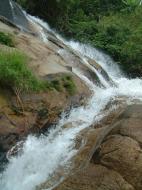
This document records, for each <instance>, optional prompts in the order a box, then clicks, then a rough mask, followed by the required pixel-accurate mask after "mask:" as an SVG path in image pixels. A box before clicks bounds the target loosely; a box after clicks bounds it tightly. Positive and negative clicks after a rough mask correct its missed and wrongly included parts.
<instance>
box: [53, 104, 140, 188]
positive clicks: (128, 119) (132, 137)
mask: <svg viewBox="0 0 142 190" xmlns="http://www.w3.org/2000/svg"><path fill="white" fill-rule="evenodd" d="M109 127H110V128H111V130H110V131H109V133H107V134H106V136H105V138H104V139H103V141H102V142H101V144H100V145H99V147H98V148H97V150H96V149H95V151H94V154H93V156H92V158H91V160H90V163H89V165H88V166H87V167H86V168H84V169H82V170H81V171H79V172H77V173H76V174H74V175H72V176H70V177H68V179H66V180H65V181H64V182H63V183H62V184H61V185H60V186H59V187H57V188H56V190H108V189H109V190H141V189H142V180H141V176H142V149H141V146H142V144H141V143H142V105H131V106H128V107H127V108H125V110H124V111H123V112H122V113H121V114H120V115H119V116H118V117H117V118H116V119H115V122H113V124H112V125H110V126H109ZM100 130H101V131H102V132H103V133H104V132H105V130H108V128H105V126H104V127H102V129H100ZM102 132H101V133H102ZM101 133H98V134H97V137H99V135H100V134H101ZM95 134H96V132H94V137H95Z"/></svg>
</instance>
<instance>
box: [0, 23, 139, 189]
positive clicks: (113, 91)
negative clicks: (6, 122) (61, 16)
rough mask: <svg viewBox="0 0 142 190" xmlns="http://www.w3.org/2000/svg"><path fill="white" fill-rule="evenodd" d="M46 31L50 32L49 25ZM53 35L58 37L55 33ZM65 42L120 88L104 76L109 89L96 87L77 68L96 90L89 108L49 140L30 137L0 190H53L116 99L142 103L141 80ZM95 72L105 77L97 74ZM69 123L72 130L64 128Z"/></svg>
mask: <svg viewBox="0 0 142 190" xmlns="http://www.w3.org/2000/svg"><path fill="white" fill-rule="evenodd" d="M32 22H34V19H32ZM38 23H40V25H39V28H40V29H39V30H40V31H39V32H40V33H41V31H42V30H41V28H42V26H43V22H41V21H40V20H39V19H38V22H36V23H35V24H36V25H38ZM44 28H46V29H47V30H49V28H48V27H47V25H46V24H44ZM50 32H52V33H54V31H51V29H50ZM54 35H55V36H56V37H57V38H58V39H59V40H63V39H62V38H61V37H59V36H58V35H57V34H56V33H54ZM44 36H45V33H44ZM46 38H48V36H46ZM62 42H63V43H64V44H66V45H68V46H70V47H71V48H72V49H73V50H74V51H77V52H79V53H80V54H81V55H82V57H83V56H88V57H90V58H92V59H94V60H96V61H97V62H98V63H99V64H100V65H101V66H102V68H103V69H104V70H105V71H106V72H107V74H108V75H109V76H110V78H111V79H112V80H113V81H114V83H117V85H116V86H113V85H106V84H108V81H104V80H105V78H104V77H103V76H101V77H102V79H103V83H104V82H105V88H101V87H99V86H97V85H95V84H93V83H92V82H91V81H90V80H89V79H88V78H87V77H86V76H84V75H83V74H82V72H81V71H80V70H79V69H77V68H73V72H74V73H75V74H76V75H77V76H79V77H80V78H81V79H82V81H84V82H85V83H86V84H87V85H88V86H89V88H90V89H91V90H92V97H91V98H90V100H89V101H88V105H86V106H85V107H83V106H82V107H79V108H74V109H72V110H71V112H70V114H69V117H64V116H63V117H62V119H61V120H60V122H59V124H58V125H57V126H56V128H53V129H51V130H50V132H49V134H48V135H47V136H46V135H42V136H40V137H35V136H29V137H28V138H27V140H26V141H25V143H24V145H23V150H22V152H20V153H19V154H18V155H17V156H16V157H11V158H10V160H9V163H8V165H7V167H6V169H5V171H4V172H3V173H2V174H1V178H0V189H2V190H35V189H36V188H37V186H39V185H40V184H41V183H44V182H45V181H48V182H49V185H48V188H47V189H48V190H49V189H52V188H53V187H54V186H55V184H56V183H58V182H59V181H60V180H62V177H63V176H62V177H60V178H59V179H56V178H55V180H54V176H55V175H56V172H58V171H59V169H60V168H64V169H66V168H67V169H68V171H69V169H71V167H72V164H71V159H72V157H73V156H74V155H75V154H76V153H77V152H78V150H77V149H76V148H75V146H74V145H75V139H76V137H77V135H78V134H79V132H80V131H82V130H83V129H85V128H88V127H90V126H91V124H92V123H96V122H98V121H99V120H101V119H102V118H103V117H104V114H105V112H104V111H103V110H104V109H105V107H106V105H107V104H108V103H109V102H110V101H111V100H112V99H114V100H115V98H117V97H120V96H125V97H126V98H127V100H128V103H129V102H130V101H132V100H133V99H138V100H140V101H141V100H142V80H141V79H132V80H129V79H127V78H125V77H124V76H123V74H121V71H120V70H119V68H118V66H117V65H116V64H115V63H114V62H113V61H112V60H111V59H110V58H109V56H107V55H105V54H104V53H102V52H100V51H98V50H96V49H94V48H91V47H90V46H87V45H84V44H79V43H77V42H73V41H70V42H66V41H65V40H63V41H62ZM84 59H85V58H84ZM87 64H89V63H88V62H87ZM95 72H96V73H97V75H99V76H100V75H101V73H98V71H97V70H95ZM69 123H70V124H71V127H69V128H65V127H63V126H64V125H66V124H69ZM44 189H45V188H44Z"/></svg>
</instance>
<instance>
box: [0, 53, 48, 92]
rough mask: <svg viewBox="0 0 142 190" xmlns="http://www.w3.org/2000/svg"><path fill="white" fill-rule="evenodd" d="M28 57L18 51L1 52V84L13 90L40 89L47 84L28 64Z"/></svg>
mask: <svg viewBox="0 0 142 190" xmlns="http://www.w3.org/2000/svg"><path fill="white" fill-rule="evenodd" d="M27 61H28V58H27V57H26V55H24V54H23V53H20V52H18V51H11V52H10V51H1V52H0V85H1V86H3V87H8V88H10V89H11V90H12V91H15V89H19V90H21V91H39V90H42V89H44V88H45V84H44V83H43V82H42V81H40V80H39V79H37V78H36V76H34V74H33V73H32V71H31V70H30V69H29V68H28V66H27Z"/></svg>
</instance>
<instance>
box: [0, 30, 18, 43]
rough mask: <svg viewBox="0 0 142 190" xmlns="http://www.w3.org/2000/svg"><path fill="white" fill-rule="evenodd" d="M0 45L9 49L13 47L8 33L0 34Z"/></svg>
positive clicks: (12, 41) (11, 38)
mask: <svg viewBox="0 0 142 190" xmlns="http://www.w3.org/2000/svg"><path fill="white" fill-rule="evenodd" d="M0 44H4V45H7V46H9V47H14V46H15V45H14V40H13V36H12V35H11V34H9V33H4V32H0Z"/></svg>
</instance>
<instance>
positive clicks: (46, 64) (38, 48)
mask: <svg viewBox="0 0 142 190" xmlns="http://www.w3.org/2000/svg"><path fill="white" fill-rule="evenodd" d="M0 31H2V32H5V33H11V34H12V35H13V36H14V39H15V48H10V47H8V46H4V45H0V50H5V51H13V50H15V49H18V50H19V51H21V52H24V53H25V54H26V55H27V56H28V57H29V65H28V66H29V67H30V68H31V69H32V71H33V72H34V73H35V75H36V76H37V77H39V78H42V79H43V80H48V81H57V82H59V81H60V80H62V81H63V79H64V77H66V76H70V77H71V78H72V81H73V82H74V84H75V86H76V90H75V92H74V93H73V94H70V93H69V92H68V91H67V89H66V88H65V87H64V85H62V87H63V88H62V89H61V90H56V89H52V90H48V91H46V92H40V93H29V94H21V95H20V96H21V101H22V104H23V109H24V114H23V113H22V112H21V106H20V105H19V103H18V102H17V98H16V96H14V95H13V94H11V92H9V91H8V90H7V89H1V88H0V159H3V156H4V155H5V153H6V152H7V151H8V150H9V149H10V148H11V147H12V146H13V145H15V143H16V142H18V141H20V140H22V139H23V138H25V137H26V136H27V135H28V134H29V133H36V134H40V133H41V132H44V131H46V130H48V128H49V127H50V126H51V125H52V124H56V123H57V121H58V120H59V118H60V115H61V113H62V111H67V112H68V111H70V108H71V107H72V106H79V105H82V104H84V103H85V102H86V100H87V98H89V97H90V95H91V92H90V90H89V89H88V87H87V86H86V85H85V84H84V83H83V82H82V81H81V79H80V78H79V77H77V76H76V75H75V74H74V73H72V71H71V69H70V68H68V62H66V61H65V60H63V58H62V57H61V56H60V55H59V54H58V51H59V49H60V48H61V47H60V44H59V43H58V42H56V43H54V42H52V41H48V42H47V43H43V42H42V41H41V40H39V39H38V38H37V37H36V36H35V35H32V34H29V33H24V32H21V31H20V30H19V29H18V28H17V27H14V25H13V26H11V25H8V24H5V22H0ZM62 83H63V82H62Z"/></svg>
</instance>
